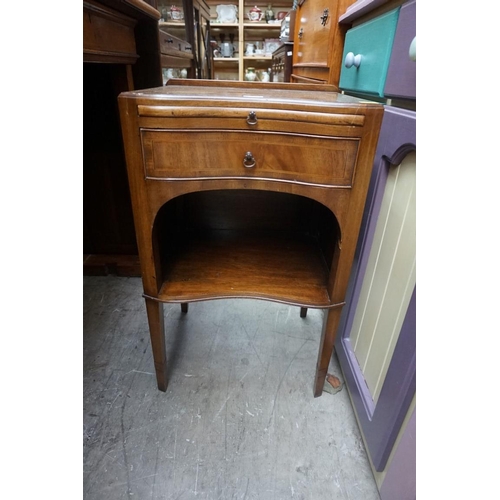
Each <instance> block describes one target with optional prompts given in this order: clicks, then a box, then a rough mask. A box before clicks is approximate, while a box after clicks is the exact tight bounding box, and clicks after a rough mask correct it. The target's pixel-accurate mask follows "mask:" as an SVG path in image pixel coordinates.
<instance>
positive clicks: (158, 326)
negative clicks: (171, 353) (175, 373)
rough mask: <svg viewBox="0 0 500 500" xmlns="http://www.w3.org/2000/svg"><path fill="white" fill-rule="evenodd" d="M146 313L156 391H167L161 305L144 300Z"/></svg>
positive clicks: (163, 325) (154, 301)
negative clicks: (156, 385)
mask: <svg viewBox="0 0 500 500" xmlns="http://www.w3.org/2000/svg"><path fill="white" fill-rule="evenodd" d="M146 310H147V313H148V323H149V335H150V337H151V347H152V348H153V360H154V364H155V372H156V382H157V384H158V389H160V391H163V392H165V391H166V390H167V384H168V377H167V352H166V348H165V323H164V319H163V304H162V303H161V302H157V301H156V300H151V299H146Z"/></svg>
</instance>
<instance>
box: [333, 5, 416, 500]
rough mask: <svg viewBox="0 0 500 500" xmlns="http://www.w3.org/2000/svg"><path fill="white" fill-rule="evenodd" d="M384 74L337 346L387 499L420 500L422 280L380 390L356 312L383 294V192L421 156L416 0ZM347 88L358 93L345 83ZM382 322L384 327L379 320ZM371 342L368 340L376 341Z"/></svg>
mask: <svg viewBox="0 0 500 500" xmlns="http://www.w3.org/2000/svg"><path fill="white" fill-rule="evenodd" d="M387 3H388V4H389V5H390V8H392V9H393V8H394V2H387V0H359V1H358V2H355V3H354V4H352V5H351V6H350V7H349V8H348V9H347V11H346V13H345V14H344V15H343V16H341V18H340V19H339V22H340V23H352V22H353V21H355V22H356V26H357V27H358V30H359V26H361V27H362V26H363V23H364V22H367V23H368V21H371V20H372V19H373V16H372V15H371V14H370V13H371V12H372V11H373V10H374V9H375V8H376V9H377V11H376V12H377V14H376V15H380V14H381V13H383V12H384V6H385V4H387ZM387 8H389V7H387ZM361 29H362V28H361ZM360 54H361V56H362V57H361V61H363V57H364V53H363V49H361V50H360ZM367 54H369V48H368V47H367V49H366V54H365V55H366V57H368V55H367ZM361 64H362V62H361ZM351 70H352V67H351ZM383 77H384V78H385V84H384V92H383V94H384V99H385V101H384V100H382V102H385V104H386V106H385V113H384V119H383V123H382V128H381V131H380V137H379V143H378V147H377V152H376V156H375V161H374V165H373V174H372V179H371V184H370V189H369V193H368V197H367V202H366V206H365V212H364V216H363V222H362V227H361V230H360V235H359V240H358V247H357V250H356V256H355V261H354V264H353V270H352V273H351V278H350V283H349V288H348V291H347V296H346V306H345V307H344V310H343V312H342V317H341V321H340V325H339V329H338V333H337V341H336V345H335V350H336V354H337V356H338V359H339V362H340V364H341V367H342V371H343V374H344V377H345V383H346V385H347V387H348V389H349V393H350V395H351V399H352V402H353V407H354V409H355V412H356V415H357V417H358V421H359V423H360V428H361V431H362V433H363V438H364V441H365V445H366V449H367V452H368V454H369V456H370V460H371V463H372V468H373V470H374V474H375V478H376V480H377V485H378V487H379V492H380V495H381V500H414V499H415V498H416V480H415V475H416V471H415V468H416V465H415V446H416V445H415V435H416V403H415V401H416V284H415V283H416V280H415V281H411V280H407V283H410V285H409V288H408V286H407V288H408V289H407V290H406V292H407V296H408V300H407V302H405V303H404V310H402V311H401V314H400V317H401V321H400V323H398V325H397V327H394V328H395V329H397V330H398V331H397V332H396V335H394V338H395V339H396V340H395V341H394V342H393V345H392V346H391V350H389V351H388V352H389V356H388V360H387V361H386V371H385V372H384V374H383V377H381V379H382V382H381V383H380V387H378V388H377V390H376V391H374V390H373V387H371V386H370V383H369V382H368V381H367V379H366V376H365V374H366V364H367V361H365V360H364V359H362V355H360V354H359V352H357V350H358V351H359V345H358V344H359V340H358V338H355V336H356V335H357V333H356V332H357V331H361V330H363V329H364V331H365V333H366V330H367V329H370V327H371V324H370V322H369V321H365V322H364V323H362V322H360V320H359V319H358V318H359V317H363V318H364V316H363V315H366V314H367V313H366V312H365V311H366V308H367V306H366V304H367V303H370V300H372V301H373V300H377V298H378V297H377V293H372V296H373V297H374V299H373V298H370V297H371V296H370V295H367V294H366V293H365V289H366V288H368V287H367V285H366V283H365V284H364V280H365V279H366V280H367V281H368V278H367V276H368V274H369V272H371V271H372V269H371V268H370V266H371V262H372V261H373V259H374V258H373V253H376V251H378V250H377V249H375V247H376V243H377V237H378V236H377V234H378V233H377V231H379V229H378V228H377V224H378V222H379V220H381V219H382V216H383V215H385V214H383V212H384V203H386V201H385V198H384V196H387V194H386V192H387V190H388V189H389V187H388V186H389V183H390V175H393V174H394V172H395V171H396V172H397V171H398V169H405V168H407V167H406V166H405V165H407V163H405V160H406V159H407V158H409V157H412V158H416V156H414V155H415V153H416V1H415V0H411V1H408V2H406V3H401V5H400V9H399V17H398V24H397V27H396V32H395V35H394V42H393V47H392V51H391V57H390V62H389V65H388V68H387V74H384V75H383ZM345 92H346V93H351V94H353V95H358V96H359V95H360V94H359V93H358V94H356V93H354V92H348V91H347V90H346V91H345ZM413 169H414V170H413V172H416V170H415V163H413ZM413 196H414V195H413ZM382 225H383V224H382ZM410 245H411V243H410ZM374 249H375V250H374ZM369 279H372V278H371V277H370V278H369ZM391 279H392V278H391ZM394 279H397V277H396V278H394ZM370 286H371V284H370ZM373 288H375V287H373ZM372 292H373V291H372ZM367 297H368V298H367ZM363 301H364V302H363ZM363 308H364V309H363ZM359 325H361V326H359ZM386 326H387V325H386ZM378 327H379V328H380V325H378ZM356 329H357V330H356ZM373 338H374V339H375V340H373V342H376V341H377V337H376V336H375V335H374V336H373ZM372 348H373V346H372V345H370V349H372ZM356 349H357V350H356ZM375 393H376V395H374V394H375Z"/></svg>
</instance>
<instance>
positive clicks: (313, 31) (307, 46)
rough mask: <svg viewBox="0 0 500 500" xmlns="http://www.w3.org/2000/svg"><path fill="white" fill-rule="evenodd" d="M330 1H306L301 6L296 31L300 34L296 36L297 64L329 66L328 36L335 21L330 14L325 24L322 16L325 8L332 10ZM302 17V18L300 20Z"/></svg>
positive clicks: (295, 62)
mask: <svg viewBox="0 0 500 500" xmlns="http://www.w3.org/2000/svg"><path fill="white" fill-rule="evenodd" d="M329 4H330V2H327V1H326V0H322V1H321V2H319V3H314V2H311V1H308V2H305V3H304V4H303V5H302V6H301V10H300V13H299V17H298V18H297V22H298V23H299V25H298V27H297V28H296V32H297V33H300V36H296V37H295V47H294V50H295V51H296V58H295V59H294V62H293V63H294V65H295V64H301V63H307V64H310V65H314V66H324V67H327V66H328V48H329V44H328V38H329V35H330V29H331V23H332V22H335V21H334V20H333V19H332V16H331V15H330V16H329V17H328V19H327V21H326V23H325V25H323V24H322V23H321V16H322V14H323V11H324V10H325V9H328V8H329V7H330V8H329V11H331V10H332V9H331V5H329ZM299 18H300V20H299Z"/></svg>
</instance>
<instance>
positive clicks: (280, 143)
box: [118, 80, 383, 396]
mask: <svg viewBox="0 0 500 500" xmlns="http://www.w3.org/2000/svg"><path fill="white" fill-rule="evenodd" d="M335 90H336V88H335V87H333V86H329V85H322V86H316V85H301V84H291V83H290V84H286V83H284V84H276V83H248V82H229V81H228V82H221V81H213V80H169V81H168V83H167V85H166V86H165V87H159V88H154V89H148V90H140V91H131V92H124V93H122V94H120V96H119V98H118V101H119V107H120V116H121V125H122V132H123V139H124V145H125V155H126V161H127V169H128V176H129V183H130V191H131V196H132V205H133V213H134V222H135V227H136V232H137V242H138V247H139V258H140V262H141V271H142V280H143V287H144V298H145V300H146V308H147V315H148V322H149V330H150V335H151V344H152V348H153V357H154V364H155V370H156V378H157V383H158V388H159V389H160V390H162V391H165V390H166V388H167V370H166V368H167V360H166V350H165V332H164V321H163V303H164V302H176V303H179V304H181V305H182V310H183V311H184V312H187V306H188V303H189V302H193V301H199V300H209V299H222V298H235V297H241V298H254V299H264V300H271V301H277V302H282V303H286V304H291V305H295V306H298V307H300V308H301V316H302V317H303V316H305V313H306V311H307V308H309V307H312V308H321V309H324V310H325V319H324V324H323V331H322V334H321V340H320V346H319V355H318V362H317V366H316V375H315V379H314V396H320V395H321V393H322V389H323V384H324V380H325V377H326V374H327V369H328V364H329V362H330V358H331V355H332V351H333V344H334V340H335V333H336V330H337V325H338V323H339V318H340V313H341V310H342V306H343V305H344V297H345V294H346V288H347V283H348V279H349V274H350V270H351V265H352V261H353V257H354V251H355V247H356V242H357V238H358V232H359V228H360V223H361V217H362V214H363V208H364V203H365V197H366V193H367V189H368V184H369V180H370V173H371V170H372V162H373V157H374V153H375V148H376V144H377V139H378V134H379V128H380V124H381V120H382V116H383V106H382V105H380V104H377V103H373V102H370V101H364V100H360V99H357V98H354V97H349V96H345V95H342V94H339V93H337V92H335Z"/></svg>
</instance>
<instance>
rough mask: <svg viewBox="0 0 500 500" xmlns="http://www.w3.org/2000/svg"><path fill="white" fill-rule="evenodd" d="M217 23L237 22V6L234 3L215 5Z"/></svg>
mask: <svg viewBox="0 0 500 500" xmlns="http://www.w3.org/2000/svg"><path fill="white" fill-rule="evenodd" d="M215 10H216V12H217V22H218V23H237V22H238V7H236V5H217V7H216V8H215Z"/></svg>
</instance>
